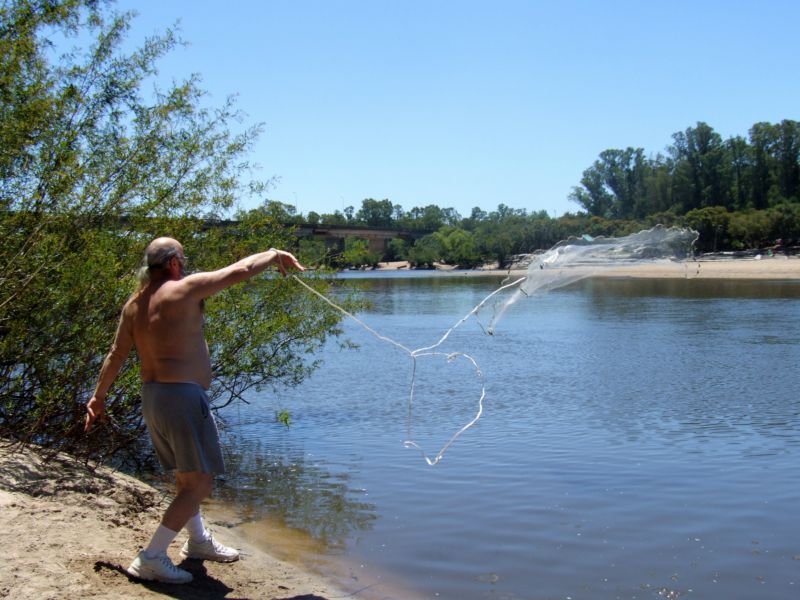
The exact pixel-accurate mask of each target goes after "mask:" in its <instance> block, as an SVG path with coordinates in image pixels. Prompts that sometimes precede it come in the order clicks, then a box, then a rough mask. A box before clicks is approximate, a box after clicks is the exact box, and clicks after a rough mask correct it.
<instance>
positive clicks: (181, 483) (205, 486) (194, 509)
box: [161, 471, 214, 535]
mask: <svg viewBox="0 0 800 600" xmlns="http://www.w3.org/2000/svg"><path fill="white" fill-rule="evenodd" d="M175 481H176V483H177V488H178V493H177V495H176V496H175V499H174V500H173V501H172V502H171V503H170V505H169V507H168V508H167V510H166V512H165V513H164V517H163V518H162V519H161V524H162V525H163V526H164V527H166V528H168V529H171V530H172V531H174V532H175V534H176V535H177V533H178V532H179V531H180V530H181V529H183V527H184V525H186V523H187V522H188V521H189V519H191V518H192V517H193V516H195V515H196V514H197V513H198V511H199V510H200V503H201V502H202V501H203V500H205V499H206V498H208V497H209V496H210V495H211V491H212V489H213V488H214V476H213V475H212V474H211V473H201V472H199V471H191V472H189V473H175Z"/></svg>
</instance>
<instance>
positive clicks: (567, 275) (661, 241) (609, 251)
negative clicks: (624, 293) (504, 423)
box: [292, 226, 698, 465]
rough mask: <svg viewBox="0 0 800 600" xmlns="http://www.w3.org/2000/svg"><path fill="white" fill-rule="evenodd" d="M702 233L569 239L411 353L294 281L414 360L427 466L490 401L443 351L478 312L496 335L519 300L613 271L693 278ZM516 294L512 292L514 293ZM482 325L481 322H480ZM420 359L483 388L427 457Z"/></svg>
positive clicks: (474, 367)
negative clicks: (486, 315)
mask: <svg viewBox="0 0 800 600" xmlns="http://www.w3.org/2000/svg"><path fill="white" fill-rule="evenodd" d="M697 237H698V234H697V232H696V231H693V230H691V229H680V228H674V227H673V228H666V227H662V226H656V227H654V228H653V229H648V230H645V231H640V232H639V233H634V234H631V235H628V236H625V237H618V238H607V237H597V238H594V237H591V236H589V235H584V236H582V237H579V238H570V239H568V240H564V241H562V242H559V243H558V244H556V245H555V246H553V247H552V248H551V249H550V250H548V251H547V252H544V253H542V254H540V255H534V257H533V260H532V261H531V263H530V265H529V266H528V268H527V272H525V273H524V274H520V276H518V277H509V278H508V279H507V280H506V281H505V282H503V283H502V284H501V285H500V287H498V288H497V289H496V290H494V291H493V292H491V293H490V294H488V295H487V296H486V297H485V298H484V299H483V300H481V301H480V302H479V303H478V304H477V305H476V306H475V307H474V308H473V309H472V310H470V311H469V312H468V313H467V314H466V315H464V316H463V317H462V318H461V319H459V320H458V321H456V323H455V324H454V325H453V326H452V327H450V328H449V329H448V330H447V331H445V332H444V334H443V335H442V336H441V337H439V339H438V340H436V341H435V342H434V343H432V344H430V345H428V346H423V347H420V348H411V347H409V346H407V345H404V344H401V343H400V342H398V341H396V340H394V339H392V338H391V337H389V336H386V335H384V334H382V333H380V332H378V331H376V330H375V329H373V328H372V327H370V326H369V325H368V324H367V323H365V322H364V321H363V320H361V319H359V318H358V317H356V316H355V315H353V314H351V313H350V312H348V311H347V310H345V309H344V308H342V307H340V306H339V305H337V304H336V303H335V302H333V301H332V300H331V299H329V298H327V297H326V296H324V295H323V294H321V293H319V292H318V291H317V290H315V289H314V288H312V287H311V286H309V285H308V284H307V283H305V282H304V281H303V280H302V279H300V278H299V277H297V276H296V275H293V276H292V277H293V279H294V280H295V281H296V282H297V283H298V284H300V285H301V286H303V287H304V288H305V289H306V290H308V291H309V292H311V293H312V294H314V295H316V296H317V297H319V298H320V299H321V300H322V301H324V302H325V303H327V304H328V305H330V306H331V307H332V308H334V309H335V310H337V311H339V312H341V313H342V314H344V315H345V316H346V317H348V318H350V319H352V320H353V321H354V322H355V323H357V324H358V325H360V326H361V327H363V328H364V329H365V330H366V331H368V332H369V333H370V334H372V335H373V336H375V337H376V338H377V339H379V340H381V341H383V342H385V343H387V344H390V345H392V346H394V347H395V348H397V349H399V350H401V351H402V352H404V353H406V354H407V355H408V356H409V358H410V359H411V384H410V390H409V393H408V417H407V424H406V437H407V439H406V440H405V442H404V444H405V446H406V447H408V448H414V449H416V450H418V451H419V452H420V454H421V455H422V457H423V458H424V459H425V461H426V462H427V463H428V464H429V465H435V464H437V463H438V462H439V461H441V460H442V458H443V457H444V454H445V452H446V451H447V450H448V448H450V446H452V444H453V443H454V442H455V441H456V440H457V439H458V438H459V437H460V436H461V435H462V434H463V433H464V432H465V431H467V430H468V429H469V428H470V427H472V426H473V425H475V423H477V422H478V420H479V419H480V418H481V415H482V414H483V409H484V399H485V397H486V385H485V380H484V374H483V372H482V371H481V369H480V366H479V365H478V363H477V361H476V360H475V359H474V358H473V357H472V356H470V355H469V354H467V353H466V352H460V351H455V352H444V351H443V350H441V349H440V347H441V346H442V345H443V344H444V343H445V341H446V340H447V339H448V338H449V337H450V335H451V334H452V333H453V331H455V330H456V329H457V328H458V327H460V326H461V325H463V324H464V323H465V322H467V321H468V320H469V319H470V318H472V317H477V315H478V314H479V312H480V311H481V310H482V309H484V308H485V307H486V306H487V305H490V306H492V307H493V315H492V318H491V321H490V323H489V325H488V327H486V328H484V327H483V325H481V328H482V329H484V331H485V332H486V333H488V334H493V333H494V331H495V328H496V327H497V324H498V322H499V321H500V319H501V318H502V316H503V314H505V312H506V311H507V310H508V309H509V308H510V307H511V306H512V305H513V304H515V303H516V302H517V301H518V300H520V299H521V298H526V297H530V296H533V295H535V294H541V293H546V292H549V291H552V290H555V289H558V288H562V287H564V286H567V285H569V284H571V283H575V282H576V281H579V280H581V279H584V278H587V277H592V276H596V275H600V274H613V271H614V269H617V270H619V269H620V268H622V267H626V266H628V267H630V266H638V267H648V266H652V265H655V264H662V265H666V266H668V267H670V268H674V269H683V271H684V274H685V275H686V277H689V273H690V270H689V266H688V263H686V262H682V261H685V259H687V258H689V257H691V256H692V252H693V246H694V242H695V241H696V240H697ZM512 290H513V292H512ZM504 294H510V295H509V297H508V298H506V299H505V300H498V298H497V297H498V296H502V295H504ZM479 324H480V322H479ZM420 358H434V359H443V364H459V365H460V366H462V367H463V366H464V364H466V366H467V367H469V369H470V370H471V372H472V373H473V374H474V377H475V378H476V380H477V384H478V387H479V393H478V397H477V399H476V401H475V403H476V407H475V412H474V416H472V418H470V419H469V420H468V421H467V422H466V423H464V424H463V425H462V426H460V427H458V428H457V429H456V431H455V432H453V433H452V434H451V435H450V436H449V438H447V441H446V442H445V443H444V445H443V446H442V447H441V448H440V449H439V450H438V451H437V452H435V453H433V454H430V453H428V452H427V451H426V450H425V449H424V448H423V447H422V445H421V444H420V443H419V442H418V441H416V440H415V439H414V435H413V427H412V426H413V421H414V412H413V408H414V401H415V398H416V396H415V392H416V389H417V383H418V381H417V373H418V369H417V366H418V364H417V361H418V359H420Z"/></svg>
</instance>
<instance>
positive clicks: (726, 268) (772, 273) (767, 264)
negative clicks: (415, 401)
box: [380, 255, 800, 279]
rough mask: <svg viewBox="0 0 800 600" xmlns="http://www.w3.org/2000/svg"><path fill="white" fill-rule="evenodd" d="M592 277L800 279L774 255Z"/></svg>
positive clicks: (398, 266)
mask: <svg viewBox="0 0 800 600" xmlns="http://www.w3.org/2000/svg"><path fill="white" fill-rule="evenodd" d="M402 269H408V263H406V262H396V263H381V265H380V270H387V271H392V270H402ZM437 272H439V273H447V274H453V275H465V274H466V275H493V276H498V275H507V274H509V273H510V274H511V275H513V276H523V275H525V273H526V271H525V270H514V269H512V270H511V271H510V272H509V271H508V270H501V269H492V268H484V269H472V270H469V271H464V270H452V269H437ZM592 276H593V277H637V278H673V279H800V257H797V256H783V255H780V256H773V257H762V258H761V259H759V260H756V259H747V258H741V259H714V260H704V259H699V260H690V261H683V262H674V263H673V262H666V263H649V264H646V265H632V264H631V265H625V266H622V267H615V266H608V267H603V268H597V269H593V270H592Z"/></svg>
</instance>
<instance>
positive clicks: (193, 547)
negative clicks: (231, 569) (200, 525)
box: [181, 534, 239, 562]
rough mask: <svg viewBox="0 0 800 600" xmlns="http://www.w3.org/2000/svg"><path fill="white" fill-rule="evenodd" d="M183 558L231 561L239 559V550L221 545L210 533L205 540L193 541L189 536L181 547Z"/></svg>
mask: <svg viewBox="0 0 800 600" xmlns="http://www.w3.org/2000/svg"><path fill="white" fill-rule="evenodd" d="M181 556H182V557H183V558H199V559H202V560H213V561H215V562H233V561H235V560H239V551H238V550H235V549H233V548H228V547H227V546H223V545H222V544H220V543H219V542H218V541H217V540H215V539H214V538H213V537H212V536H211V534H209V536H208V539H207V540H206V541H205V542H195V541H192V539H191V538H189V539H188V540H186V543H185V544H184V545H183V548H181Z"/></svg>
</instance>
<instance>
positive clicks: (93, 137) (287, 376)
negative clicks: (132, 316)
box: [0, 0, 339, 461]
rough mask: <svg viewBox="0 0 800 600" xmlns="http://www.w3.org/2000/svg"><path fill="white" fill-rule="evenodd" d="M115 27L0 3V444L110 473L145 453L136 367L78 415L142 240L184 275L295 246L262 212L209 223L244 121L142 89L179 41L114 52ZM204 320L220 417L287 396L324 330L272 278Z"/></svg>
mask: <svg viewBox="0 0 800 600" xmlns="http://www.w3.org/2000/svg"><path fill="white" fill-rule="evenodd" d="M130 18H131V16H130V15H115V14H111V13H110V12H109V11H107V10H106V7H105V3H103V2H96V1H91V0H85V1H80V0H52V1H47V2H37V1H25V0H19V1H11V2H5V3H3V4H2V6H0V176H1V179H0V262H1V263H2V265H3V271H2V275H0V438H4V439H10V440H16V441H20V442H35V443H37V444H40V445H42V446H45V447H48V448H51V449H52V450H54V451H55V450H65V451H69V452H71V453H73V454H84V455H86V454H89V455H92V456H96V457H97V456H105V457H110V456H116V458H117V459H118V460H120V461H125V460H129V461H137V460H139V458H140V457H141V456H144V455H149V453H145V454H143V453H141V452H139V451H138V448H137V444H138V442H139V441H140V440H141V439H142V431H143V425H142V420H141V414H140V411H139V410H138V405H139V387H140V386H139V382H138V379H139V374H138V367H137V365H136V361H134V360H130V361H128V362H127V363H126V366H125V368H124V369H123V371H122V373H121V374H120V376H119V378H118V380H117V382H116V384H115V385H114V387H113V388H112V390H111V392H110V394H109V396H108V399H107V403H106V406H107V411H108V417H109V418H108V421H107V422H106V423H105V424H101V426H100V427H99V428H96V429H95V430H93V432H92V433H91V434H90V435H89V436H85V435H84V434H83V417H84V415H85V403H86V401H87V400H88V399H89V397H90V396H91V394H92V391H93V388H94V385H95V383H96V380H97V376H98V374H99V369H100V365H101V363H102V361H103V358H104V355H105V353H106V352H108V350H109V347H110V344H111V341H112V339H113V336H114V331H115V329H116V322H117V319H118V316H119V313H120V309H121V307H122V304H123V303H124V302H125V300H126V298H127V297H128V295H129V294H130V293H131V292H132V291H133V290H134V288H135V286H136V281H135V278H134V272H135V270H136V268H137V267H138V263H139V261H140V260H141V256H142V253H143V250H144V248H145V246H146V244H147V243H148V241H149V240H151V239H153V238H154V237H156V236H159V235H169V236H173V237H175V238H177V239H179V240H181V241H182V242H183V244H184V247H185V250H186V254H187V256H188V257H190V261H191V262H190V269H195V270H198V269H199V270H211V269H215V268H219V267H221V266H223V265H226V264H228V263H230V262H232V261H233V260H236V259H238V258H241V257H243V256H246V255H248V254H251V253H253V252H256V251H263V250H266V249H267V248H269V247H270V246H276V247H286V246H290V245H292V243H293V241H294V238H293V237H292V236H291V233H290V232H289V231H287V230H286V228H285V227H283V226H282V225H281V224H280V223H278V222H276V221H275V220H274V219H271V218H269V217H268V216H265V215H258V214H255V215H252V216H249V217H244V218H243V219H242V220H241V221H240V222H239V223H238V224H237V226H236V227H218V226H213V219H212V220H210V219H209V215H213V214H220V213H224V212H225V211H228V210H230V207H231V206H232V205H233V204H234V201H235V200H236V198H237V197H238V196H239V195H240V194H241V193H242V192H243V190H242V187H243V185H242V183H241V181H242V178H241V175H242V173H243V172H245V171H247V170H248V164H247V162H246V160H245V156H246V154H247V152H248V151H249V149H250V147H251V145H252V142H253V140H254V139H255V137H256V136H257V135H258V133H259V130H258V127H251V128H244V129H241V130H238V131H237V130H236V128H237V127H238V123H239V120H240V119H239V115H238V114H237V111H236V109H235V106H234V105H233V104H232V103H231V102H227V103H225V104H224V105H223V106H221V107H213V108H211V107H206V106H204V95H203V91H202V90H201V89H200V88H199V86H198V81H197V80H196V79H195V78H189V79H186V80H184V81H176V82H175V83H173V84H171V85H169V86H168V87H166V88H156V89H155V92H153V93H152V94H149V93H145V89H150V88H151V86H153V85H154V81H155V79H154V76H155V73H156V65H157V62H158V61H159V59H161V58H162V57H163V56H164V55H165V54H166V53H168V52H169V51H170V50H171V49H173V48H174V47H175V45H176V44H178V43H179V40H178V39H177V37H176V36H175V34H174V32H172V31H167V32H166V33H164V34H163V35H161V36H155V37H152V38H149V39H148V40H146V42H145V43H144V45H143V46H142V47H140V48H138V49H135V50H133V51H125V50H123V47H124V46H123V40H124V38H125V33H126V31H127V29H128V24H129V21H130ZM65 48H68V49H69V50H68V51H67V52H66V53H64V49H65ZM256 185H258V184H256ZM310 281H311V283H312V284H313V285H317V286H318V287H319V288H320V289H321V290H322V291H325V290H326V289H327V284H326V282H325V280H324V279H313V278H311V279H310ZM206 316H207V321H206V329H207V336H208V339H209V340H210V351H211V357H212V362H213V366H214V370H215V372H216V374H217V377H216V379H215V383H214V387H213V388H212V389H211V391H210V397H211V400H212V402H213V403H215V404H217V405H220V404H224V403H228V402H231V401H234V400H237V399H240V398H241V397H242V395H243V394H244V393H245V392H246V391H247V390H248V389H251V388H254V387H260V386H265V385H267V386H268V385H278V384H286V385H294V384H297V383H298V382H299V381H301V380H302V379H303V378H304V377H305V376H306V375H307V374H308V373H309V372H310V371H311V370H312V369H313V368H314V366H315V364H316V363H315V359H314V358H313V357H312V356H311V355H312V354H313V353H314V351H315V350H316V349H318V348H319V347H320V346H321V345H322V344H323V343H324V341H325V340H326V338H327V337H328V336H329V335H331V334H334V333H336V326H337V323H338V320H339V315H338V313H335V312H334V311H332V310H329V309H327V308H326V307H325V306H323V305H321V303H320V302H318V301H315V300H314V299H313V298H312V297H311V296H310V295H309V294H308V293H306V292H304V291H303V290H301V288H300V287H299V286H296V285H294V284H293V283H292V282H291V281H290V280H276V279H272V280H271V279H269V278H256V279H254V280H251V281H249V282H248V283H247V284H246V285H240V286H236V287H234V288H233V289H230V290H228V291H226V292H225V293H222V294H219V295H218V296H215V297H214V299H213V300H212V301H210V302H208V303H207V306H206Z"/></svg>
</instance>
